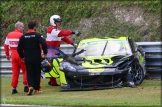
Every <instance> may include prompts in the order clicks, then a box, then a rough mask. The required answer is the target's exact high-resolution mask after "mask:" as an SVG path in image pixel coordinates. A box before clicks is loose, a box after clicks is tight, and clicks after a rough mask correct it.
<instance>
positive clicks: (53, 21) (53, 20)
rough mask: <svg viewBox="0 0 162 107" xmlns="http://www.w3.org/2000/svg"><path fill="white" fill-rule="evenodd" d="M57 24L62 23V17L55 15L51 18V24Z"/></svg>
mask: <svg viewBox="0 0 162 107" xmlns="http://www.w3.org/2000/svg"><path fill="white" fill-rule="evenodd" d="M55 22H61V17H60V16H59V15H53V16H51V17H50V24H51V25H52V26H56V24H55Z"/></svg>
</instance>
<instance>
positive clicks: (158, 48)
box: [0, 42, 162, 78]
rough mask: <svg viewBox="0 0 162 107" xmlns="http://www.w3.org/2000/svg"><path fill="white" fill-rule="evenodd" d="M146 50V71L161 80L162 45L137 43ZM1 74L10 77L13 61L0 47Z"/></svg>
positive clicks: (68, 50)
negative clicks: (9, 59) (7, 57)
mask: <svg viewBox="0 0 162 107" xmlns="http://www.w3.org/2000/svg"><path fill="white" fill-rule="evenodd" d="M136 43H137V45H139V46H141V47H142V48H143V49H144V50H145V54H146V57H145V58H146V69H147V70H146V71H147V74H148V75H149V76H150V78H161V74H162V43H161V42H136ZM61 50H62V51H63V52H65V53H66V54H69V55H70V54H71V53H72V51H73V47H72V46H71V45H68V44H62V45H61ZM0 63H1V64H0V65H1V66H0V71H1V72H0V73H1V75H9V74H11V73H12V71H11V61H7V59H6V57H5V53H4V48H3V46H1V47H0Z"/></svg>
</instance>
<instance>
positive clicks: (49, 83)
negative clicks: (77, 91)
mask: <svg viewBox="0 0 162 107" xmlns="http://www.w3.org/2000/svg"><path fill="white" fill-rule="evenodd" d="M48 85H51V86H59V85H58V84H57V83H56V84H51V82H50V81H49V82H48Z"/></svg>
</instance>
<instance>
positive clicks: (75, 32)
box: [72, 31, 81, 36]
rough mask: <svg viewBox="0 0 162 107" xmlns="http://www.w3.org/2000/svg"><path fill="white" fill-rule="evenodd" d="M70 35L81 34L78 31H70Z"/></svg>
mask: <svg viewBox="0 0 162 107" xmlns="http://www.w3.org/2000/svg"><path fill="white" fill-rule="evenodd" d="M72 34H75V35H77V36H79V35H80V34H81V33H80V32H79V31H72Z"/></svg>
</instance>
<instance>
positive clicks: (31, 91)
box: [27, 87, 34, 95]
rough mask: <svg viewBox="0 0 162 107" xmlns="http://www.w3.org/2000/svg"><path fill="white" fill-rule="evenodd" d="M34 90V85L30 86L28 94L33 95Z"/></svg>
mask: <svg viewBox="0 0 162 107" xmlns="http://www.w3.org/2000/svg"><path fill="white" fill-rule="evenodd" d="M33 92H34V88H33V87H29V91H28V94H27V95H32V94H33Z"/></svg>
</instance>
